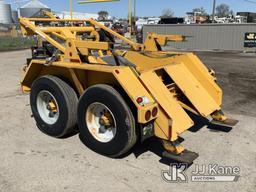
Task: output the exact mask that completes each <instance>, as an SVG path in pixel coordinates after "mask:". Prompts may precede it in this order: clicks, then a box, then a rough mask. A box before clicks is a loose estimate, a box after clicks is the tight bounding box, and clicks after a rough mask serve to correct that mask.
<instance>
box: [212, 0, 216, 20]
mask: <svg viewBox="0 0 256 192" xmlns="http://www.w3.org/2000/svg"><path fill="white" fill-rule="evenodd" d="M215 11H216V0H213V8H212V22H213V23H214V17H215Z"/></svg>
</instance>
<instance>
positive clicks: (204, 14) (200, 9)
mask: <svg viewBox="0 0 256 192" xmlns="http://www.w3.org/2000/svg"><path fill="white" fill-rule="evenodd" d="M192 12H198V13H200V14H199V15H202V16H206V15H208V13H207V11H206V10H205V8H203V7H199V8H194V9H193V10H192Z"/></svg>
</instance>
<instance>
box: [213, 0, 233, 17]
mask: <svg viewBox="0 0 256 192" xmlns="http://www.w3.org/2000/svg"><path fill="white" fill-rule="evenodd" d="M232 14H233V11H232V10H230V7H229V5H227V4H224V3H223V4H220V5H218V6H217V7H216V15H217V16H218V17H227V16H229V15H232Z"/></svg>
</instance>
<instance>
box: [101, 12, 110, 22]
mask: <svg viewBox="0 0 256 192" xmlns="http://www.w3.org/2000/svg"><path fill="white" fill-rule="evenodd" d="M98 15H99V17H98V20H99V21H102V20H107V19H108V16H109V14H108V12H107V11H100V12H98Z"/></svg>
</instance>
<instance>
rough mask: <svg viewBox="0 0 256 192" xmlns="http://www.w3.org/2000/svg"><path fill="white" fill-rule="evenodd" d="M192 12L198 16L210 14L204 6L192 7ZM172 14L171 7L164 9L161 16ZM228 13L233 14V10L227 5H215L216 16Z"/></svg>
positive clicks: (225, 15)
mask: <svg viewBox="0 0 256 192" xmlns="http://www.w3.org/2000/svg"><path fill="white" fill-rule="evenodd" d="M192 12H197V15H200V16H207V15H211V14H209V13H207V11H206V10H205V8H204V7H198V8H194V9H192ZM174 15H175V14H174V11H172V9H164V10H163V11H162V15H161V17H173V16H174ZM230 15H234V12H233V10H231V9H230V6H229V5H227V4H224V3H222V4H220V5H218V6H217V7H216V16H218V17H228V16H230Z"/></svg>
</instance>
